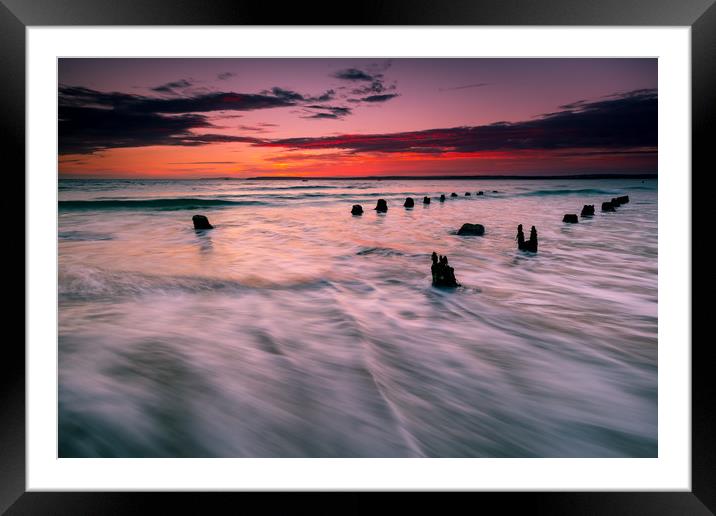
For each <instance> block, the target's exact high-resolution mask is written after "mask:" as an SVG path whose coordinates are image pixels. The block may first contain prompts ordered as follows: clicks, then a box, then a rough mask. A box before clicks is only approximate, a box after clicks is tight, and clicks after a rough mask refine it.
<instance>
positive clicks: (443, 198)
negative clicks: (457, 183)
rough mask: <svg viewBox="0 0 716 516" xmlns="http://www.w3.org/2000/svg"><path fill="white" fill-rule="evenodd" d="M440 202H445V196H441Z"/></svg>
mask: <svg viewBox="0 0 716 516" xmlns="http://www.w3.org/2000/svg"><path fill="white" fill-rule="evenodd" d="M440 202H445V194H440Z"/></svg>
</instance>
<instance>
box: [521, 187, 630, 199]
mask: <svg viewBox="0 0 716 516" xmlns="http://www.w3.org/2000/svg"><path fill="white" fill-rule="evenodd" d="M618 193H620V192H619V191H617V190H606V189H602V188H576V189H572V188H562V189H557V190H533V191H531V192H524V193H519V194H516V196H517V197H542V196H549V195H571V194H573V195H616V194H618Z"/></svg>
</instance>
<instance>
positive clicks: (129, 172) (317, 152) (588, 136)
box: [58, 58, 657, 178]
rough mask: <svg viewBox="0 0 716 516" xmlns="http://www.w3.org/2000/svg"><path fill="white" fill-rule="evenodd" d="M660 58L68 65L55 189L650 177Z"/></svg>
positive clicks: (62, 71)
mask: <svg viewBox="0 0 716 516" xmlns="http://www.w3.org/2000/svg"><path fill="white" fill-rule="evenodd" d="M656 88H657V60H656V59H266V58H262V59H60V60H59V108H58V111H59V113H58V117H59V122H58V124H59V125H58V127H59V172H60V177H66V178H70V177H97V178H102V177H107V178H122V177H127V178H130V177H153V178H198V177H257V176H313V177H318V176H330V177H339V176H344V177H345V176H374V175H433V176H435V175H481V174H483V175H486V174H490V175H502V174H504V175H530V174H532V175H559V174H588V173H645V172H649V173H655V172H656V171H657V170H656V169H657V153H656V148H657V90H656Z"/></svg>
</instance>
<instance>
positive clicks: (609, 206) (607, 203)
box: [602, 201, 617, 211]
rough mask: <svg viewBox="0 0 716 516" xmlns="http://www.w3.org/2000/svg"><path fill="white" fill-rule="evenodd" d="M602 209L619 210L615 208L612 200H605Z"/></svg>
mask: <svg viewBox="0 0 716 516" xmlns="http://www.w3.org/2000/svg"><path fill="white" fill-rule="evenodd" d="M602 211H617V210H615V209H614V205H613V204H612V203H611V202H610V201H607V202H603V203H602Z"/></svg>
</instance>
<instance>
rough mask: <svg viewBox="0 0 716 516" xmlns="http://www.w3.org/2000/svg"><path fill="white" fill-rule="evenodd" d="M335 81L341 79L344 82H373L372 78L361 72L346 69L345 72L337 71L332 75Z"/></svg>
mask: <svg viewBox="0 0 716 516" xmlns="http://www.w3.org/2000/svg"><path fill="white" fill-rule="evenodd" d="M333 77H335V78H336V79H343V80H344V81H373V80H374V77H373V76H372V75H370V74H368V73H366V72H364V71H363V70H359V69H358V68H346V69H345V70H339V71H337V72H336V73H334V74H333Z"/></svg>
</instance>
